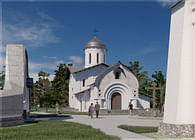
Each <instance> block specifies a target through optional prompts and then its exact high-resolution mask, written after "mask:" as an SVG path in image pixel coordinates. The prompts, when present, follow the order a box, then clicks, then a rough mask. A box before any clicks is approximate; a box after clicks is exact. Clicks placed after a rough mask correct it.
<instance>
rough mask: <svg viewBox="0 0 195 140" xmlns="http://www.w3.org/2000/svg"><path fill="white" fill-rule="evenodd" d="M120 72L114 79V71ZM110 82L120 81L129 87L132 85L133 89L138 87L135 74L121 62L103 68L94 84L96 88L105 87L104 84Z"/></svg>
mask: <svg viewBox="0 0 195 140" xmlns="http://www.w3.org/2000/svg"><path fill="white" fill-rule="evenodd" d="M117 72H119V73H120V78H119V79H116V75H115V74H116V73H117ZM112 82H122V83H125V84H126V85H128V86H129V87H133V89H137V88H138V87H139V83H138V80H137V78H136V77H135V75H134V74H133V73H132V72H131V71H129V69H128V68H127V67H126V66H124V65H123V64H121V63H120V62H117V63H115V64H114V65H113V66H111V67H109V68H107V69H105V70H104V71H103V72H101V73H100V74H99V75H98V77H97V78H96V81H95V86H96V87H97V88H98V89H100V88H101V89H103V88H105V86H106V85H108V84H110V83H112Z"/></svg>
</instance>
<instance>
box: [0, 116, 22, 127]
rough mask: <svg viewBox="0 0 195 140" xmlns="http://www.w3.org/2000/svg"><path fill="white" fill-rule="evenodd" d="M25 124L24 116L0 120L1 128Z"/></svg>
mask: <svg viewBox="0 0 195 140" xmlns="http://www.w3.org/2000/svg"><path fill="white" fill-rule="evenodd" d="M22 124H24V119H23V117H22V116H17V117H7V118H0V127H8V126H16V125H22Z"/></svg>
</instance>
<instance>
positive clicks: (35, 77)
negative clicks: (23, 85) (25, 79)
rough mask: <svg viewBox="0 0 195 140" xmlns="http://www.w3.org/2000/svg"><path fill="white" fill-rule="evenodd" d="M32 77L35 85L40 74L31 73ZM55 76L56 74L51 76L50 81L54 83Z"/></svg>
mask: <svg viewBox="0 0 195 140" xmlns="http://www.w3.org/2000/svg"><path fill="white" fill-rule="evenodd" d="M30 77H31V78H33V82H34V83H35V82H36V81H38V80H39V76H38V73H31V74H30ZM54 77H55V75H54V74H50V75H49V81H53V79H54Z"/></svg>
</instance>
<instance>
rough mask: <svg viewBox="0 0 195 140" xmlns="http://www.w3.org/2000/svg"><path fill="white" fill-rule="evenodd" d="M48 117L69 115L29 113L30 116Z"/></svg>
mask: <svg viewBox="0 0 195 140" xmlns="http://www.w3.org/2000/svg"><path fill="white" fill-rule="evenodd" d="M48 117H70V115H63V114H36V113H30V118H48Z"/></svg>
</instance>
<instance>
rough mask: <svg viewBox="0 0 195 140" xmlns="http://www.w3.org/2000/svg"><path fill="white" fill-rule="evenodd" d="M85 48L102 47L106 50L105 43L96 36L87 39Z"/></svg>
mask: <svg viewBox="0 0 195 140" xmlns="http://www.w3.org/2000/svg"><path fill="white" fill-rule="evenodd" d="M87 48H102V49H105V50H107V49H106V45H105V44H104V43H103V42H101V41H100V40H99V39H97V37H96V36H94V39H93V40H91V41H89V42H88V43H87V44H86V46H85V48H84V50H85V49H87Z"/></svg>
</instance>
